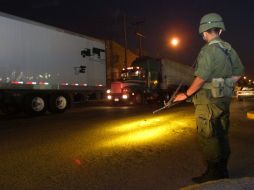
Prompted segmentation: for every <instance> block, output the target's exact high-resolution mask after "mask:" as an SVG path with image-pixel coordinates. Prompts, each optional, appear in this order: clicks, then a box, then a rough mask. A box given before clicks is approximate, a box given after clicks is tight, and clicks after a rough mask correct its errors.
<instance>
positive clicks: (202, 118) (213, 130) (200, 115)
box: [193, 105, 224, 183]
mask: <svg viewBox="0 0 254 190" xmlns="http://www.w3.org/2000/svg"><path fill="white" fill-rule="evenodd" d="M221 114H222V110H221V109H219V108H218V107H217V106H216V105H198V106H196V112H195V115H196V120H197V131H198V140H199V143H200V146H201V149H202V152H203V156H204V159H205V160H206V162H207V170H206V172H205V173H204V174H203V175H202V176H200V177H196V178H193V181H194V182H197V183H202V182H205V181H209V180H215V179H221V178H224V175H223V172H222V171H221V167H220V166H221V160H222V144H223V143H222V142H224V140H223V138H222V136H223V134H224V132H223V131H222V127H221V121H220V117H219V116H220V115H221Z"/></svg>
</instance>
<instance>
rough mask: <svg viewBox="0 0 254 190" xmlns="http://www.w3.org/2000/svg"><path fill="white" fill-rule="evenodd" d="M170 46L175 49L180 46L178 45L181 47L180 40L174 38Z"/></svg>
mask: <svg viewBox="0 0 254 190" xmlns="http://www.w3.org/2000/svg"><path fill="white" fill-rule="evenodd" d="M170 44H171V45H172V46H173V47H176V46H178V45H179V39H178V38H176V37H174V38H172V39H171V41H170Z"/></svg>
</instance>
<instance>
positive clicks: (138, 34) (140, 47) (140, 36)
mask: <svg viewBox="0 0 254 190" xmlns="http://www.w3.org/2000/svg"><path fill="white" fill-rule="evenodd" d="M136 35H137V36H138V38H139V57H141V56H142V38H145V36H144V35H143V34H141V33H140V32H136Z"/></svg>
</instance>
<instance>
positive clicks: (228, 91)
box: [224, 78, 235, 97]
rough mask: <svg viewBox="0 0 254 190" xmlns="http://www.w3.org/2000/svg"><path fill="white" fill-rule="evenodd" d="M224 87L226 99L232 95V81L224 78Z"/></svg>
mask: <svg viewBox="0 0 254 190" xmlns="http://www.w3.org/2000/svg"><path fill="white" fill-rule="evenodd" d="M224 84H225V86H224V95H225V96H226V97H231V96H232V95H233V91H234V85H235V83H234V80H233V79H231V78H226V79H225V83H224Z"/></svg>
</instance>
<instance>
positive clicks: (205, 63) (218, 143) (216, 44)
mask: <svg viewBox="0 0 254 190" xmlns="http://www.w3.org/2000/svg"><path fill="white" fill-rule="evenodd" d="M243 70H244V68H243V65H242V63H241V60H240V58H239V56H238V55H237V53H236V51H235V50H234V49H233V48H232V47H231V45H230V44H228V43H227V42H224V41H222V40H221V39H220V38H216V39H214V40H212V41H210V42H209V43H207V44H206V45H205V46H204V47H203V48H202V49H201V51H200V53H199V55H198V58H197V65H196V69H195V76H198V77H200V78H202V79H203V80H205V81H206V83H205V84H208V83H210V82H211V81H212V79H214V78H230V77H232V76H240V75H242V74H243ZM204 86H205V85H204ZM230 100H231V97H221V98H213V97H212V94H211V90H210V89H209V88H208V89H207V88H204V87H203V88H201V89H200V90H199V91H198V92H197V93H196V94H195V95H194V96H193V103H194V105H195V108H196V110H195V117H196V122H197V131H198V139H199V143H200V145H201V148H202V152H203V154H204V158H205V160H206V161H207V162H208V165H209V163H212V164H217V167H219V168H221V170H223V171H222V172H225V177H226V176H227V174H226V173H227V160H228V158H229V155H230V146H229V139H228V129H229V114H230V112H229V106H230Z"/></svg>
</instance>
